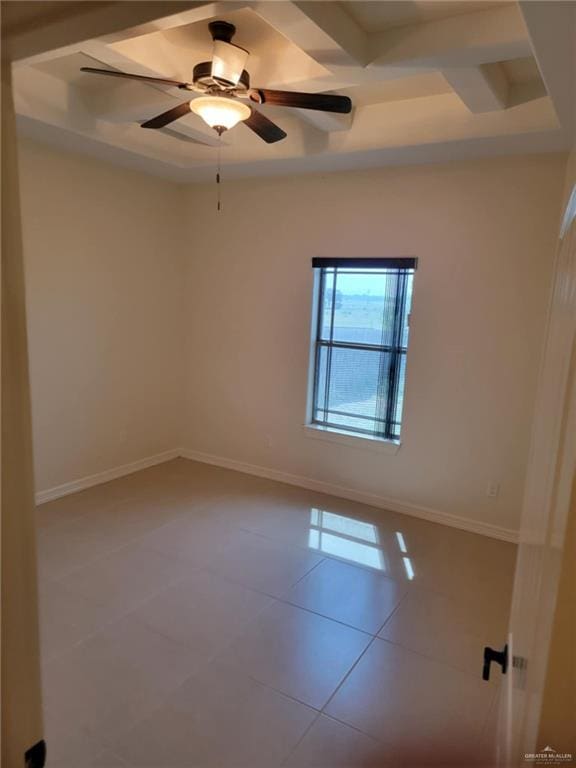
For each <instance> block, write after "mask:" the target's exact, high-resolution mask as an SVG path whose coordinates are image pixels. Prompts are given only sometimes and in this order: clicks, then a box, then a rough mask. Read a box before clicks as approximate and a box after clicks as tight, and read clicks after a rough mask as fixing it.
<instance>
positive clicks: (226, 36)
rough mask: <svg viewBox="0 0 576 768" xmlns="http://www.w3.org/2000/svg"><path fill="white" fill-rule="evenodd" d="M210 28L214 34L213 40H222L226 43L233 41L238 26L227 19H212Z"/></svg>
mask: <svg viewBox="0 0 576 768" xmlns="http://www.w3.org/2000/svg"><path fill="white" fill-rule="evenodd" d="M208 29H209V30H210V34H211V35H212V40H222V42H224V43H229V42H231V40H232V38H233V37H234V35H235V34H236V27H235V26H234V24H230V23H229V22H227V21H211V22H210V24H208Z"/></svg>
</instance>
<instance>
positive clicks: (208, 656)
mask: <svg viewBox="0 0 576 768" xmlns="http://www.w3.org/2000/svg"><path fill="white" fill-rule="evenodd" d="M37 523H38V545H39V546H38V550H39V552H38V555H39V573H40V602H41V640H42V666H43V683H44V704H45V722H46V739H47V744H48V755H49V759H48V768H84V766H86V767H88V766H100V768H104V767H105V766H109V767H112V766H132V768H140V766H142V768H144V766H146V767H148V768H152V767H154V768H212V767H214V768H216V767H218V768H236V767H237V766H238V767H240V766H250V767H251V768H274V766H291V767H292V768H294V767H295V766H317V767H318V768H320V767H322V768H336V767H337V766H346V767H347V768H367V766H389V765H395V766H420V765H422V766H424V765H436V766H440V765H458V766H468V765H476V766H479V765H484V766H489V765H492V764H493V761H492V759H491V752H492V744H493V723H494V722H495V719H496V718H495V712H496V704H497V697H498V692H499V683H498V681H497V680H495V681H493V682H490V683H484V682H483V681H482V680H481V679H480V667H481V656H482V648H483V646H484V645H485V644H491V645H495V646H499V645H501V644H502V643H503V641H504V638H505V635H506V624H507V613H508V603H509V598H510V589H511V584H512V577H513V569H514V559H515V548H514V547H513V546H512V545H510V544H506V543H503V542H498V541H494V540H491V539H488V538H484V537H481V536H477V535H474V534H469V533H465V532H462V531H457V530H454V529H451V528H445V527H443V526H439V525H435V524H432V523H427V522H424V521H421V520H416V519H413V518H410V517H407V516H402V515H398V514H394V513H390V512H385V511H382V510H376V509H373V508H371V507H367V506H364V505H361V504H355V503H353V502H348V501H344V500H342V499H336V498H334V497H330V496H324V495H321V494H318V493H313V492H310V491H305V490H302V489H299V488H294V487H290V486H286V485H282V484H279V483H274V482H270V481H266V480H261V479H258V478H254V477H249V476H247V475H241V474H238V473H235V472H231V471H227V470H223V469H219V468H215V467H210V466H207V465H202V464H198V463H195V462H191V461H186V460H184V459H178V460H175V461H172V462H168V463H166V464H163V465H160V466H158V467H153V468H151V469H148V470H145V471H143V472H138V473H136V474H133V475H130V476H128V477H125V478H121V479H119V480H115V481H113V482H110V483H107V484H105V485H100V486H97V487H95V488H92V489H89V490H87V491H83V492H81V493H77V494H74V495H73V496H67V497H65V498H62V499H58V500H56V501H53V502H49V503H47V504H43V505H41V506H40V507H38V511H37Z"/></svg>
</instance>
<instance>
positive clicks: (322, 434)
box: [303, 424, 401, 454]
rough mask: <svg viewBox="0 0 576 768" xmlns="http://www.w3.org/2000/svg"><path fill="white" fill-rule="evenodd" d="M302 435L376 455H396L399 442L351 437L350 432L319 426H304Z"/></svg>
mask: <svg viewBox="0 0 576 768" xmlns="http://www.w3.org/2000/svg"><path fill="white" fill-rule="evenodd" d="M303 430H304V434H305V435H306V437H311V438H313V439H314V440H325V441H327V442H329V443H338V444H339V445H347V446H349V447H350V448H363V449H365V450H368V451H375V452H376V453H388V454H395V453H398V450H399V448H400V445H401V443H400V441H399V440H383V439H382V438H380V437H370V435H362V436H360V435H352V434H350V432H344V431H343V430H342V431H340V430H339V429H333V428H332V427H322V426H320V425H319V424H304V426H303Z"/></svg>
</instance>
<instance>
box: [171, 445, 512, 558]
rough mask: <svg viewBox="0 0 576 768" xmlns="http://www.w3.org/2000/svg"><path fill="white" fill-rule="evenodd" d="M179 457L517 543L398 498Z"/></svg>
mask: <svg viewBox="0 0 576 768" xmlns="http://www.w3.org/2000/svg"><path fill="white" fill-rule="evenodd" d="M179 455H180V456H182V457H183V458H185V459H191V460H192V461H200V462H202V463H203V464H213V465H215V466H218V467H224V468H226V469H233V470H235V471H236V472H243V473H244V474H247V475H256V476H257V477H265V478H267V479H268V480H277V481H278V482H280V483H287V484H288V485H297V486H299V487H300V488H306V489H308V490H310V491H318V492H320V493H326V494H328V495H329V496H338V497H340V498H342V499H349V500H350V501H357V502H360V503H361V504H369V505H370V506H372V507H378V508H380V509H387V510H389V511H390V512H399V513H400V514H403V515H410V516H412V517H418V518H420V519H422V520H428V521H429V522H432V523H440V524H441V525H448V526H450V527H452V528H459V529H461V530H463V531H468V532H470V533H478V534H480V535H482V536H489V537H490V538H493V539H500V540H501V541H509V542H512V543H513V544H516V543H517V542H518V533H517V532H516V531H514V530H512V529H510V528H502V527H500V526H498V525H493V524H492V523H483V522H481V521H480V520H471V519H469V518H466V517H459V516H457V515H452V514H449V513H448V512H440V511H439V510H436V509H430V508H429V507H421V506H418V505H416V504H410V503H407V502H404V501H399V500H398V499H389V498H387V497H385V496H377V495H375V494H372V493H364V492H363V491H358V490H356V489H354V488H345V487H344V486H341V485H334V484H332V483H326V482H324V481H322V480H314V479H312V478H310V477H303V476H300V475H291V474H289V473H288V472H282V471H281V470H279V469H271V468H270V467H261V466H258V465H256V464H246V463H244V462H242V461H236V460H235V459H227V458H224V457H222V456H213V455H212V454H209V453H202V452H200V451H193V450H189V449H182V450H180V451H179Z"/></svg>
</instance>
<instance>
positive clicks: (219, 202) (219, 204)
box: [216, 133, 222, 211]
mask: <svg viewBox="0 0 576 768" xmlns="http://www.w3.org/2000/svg"><path fill="white" fill-rule="evenodd" d="M221 150H222V134H221V133H219V134H218V168H217V171H216V200H217V203H216V210H217V211H221V210H222V197H221V192H220V155H221Z"/></svg>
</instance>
